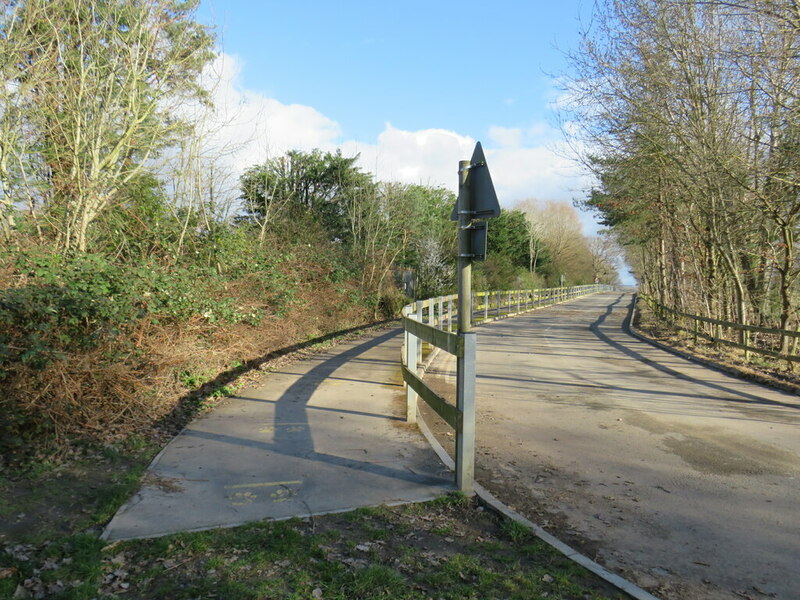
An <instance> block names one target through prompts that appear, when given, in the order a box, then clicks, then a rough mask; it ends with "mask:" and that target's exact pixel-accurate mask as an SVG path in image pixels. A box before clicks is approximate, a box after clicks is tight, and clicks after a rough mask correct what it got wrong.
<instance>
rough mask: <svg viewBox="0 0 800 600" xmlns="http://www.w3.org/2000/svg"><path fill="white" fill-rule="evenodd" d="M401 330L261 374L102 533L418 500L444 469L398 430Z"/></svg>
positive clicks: (171, 451) (204, 421)
mask: <svg viewBox="0 0 800 600" xmlns="http://www.w3.org/2000/svg"><path fill="white" fill-rule="evenodd" d="M400 334H401V330H399V329H397V328H393V329H391V330H383V331H380V332H378V333H374V334H370V335H368V336H366V337H363V338H360V339H358V340H355V341H352V342H348V343H345V344H341V345H339V346H337V347H335V348H333V349H331V350H329V351H326V352H323V353H320V354H318V355H315V356H313V357H311V358H308V359H305V360H302V361H297V362H295V363H293V364H291V365H288V366H286V367H284V368H281V369H280V370H279V371H276V372H272V373H269V374H268V375H266V376H265V379H264V381H263V385H261V386H260V387H258V388H253V389H248V390H243V391H241V392H240V393H239V394H238V395H237V396H236V397H233V398H230V399H229V401H228V402H226V403H225V404H224V405H223V406H220V407H218V408H217V409H215V410H214V411H212V412H211V413H209V414H207V415H205V416H202V417H200V418H198V419H196V420H195V421H194V422H192V423H191V424H190V425H189V426H188V427H187V428H186V429H185V430H184V431H183V432H182V433H181V434H180V435H178V436H177V437H176V438H175V439H173V440H172V441H171V442H170V443H169V444H168V445H167V446H166V447H165V448H164V450H163V451H162V452H161V453H160V454H159V455H158V456H157V457H156V458H155V460H154V461H153V463H152V464H151V465H150V467H149V469H148V472H147V474H146V475H145V477H144V483H143V485H142V488H141V489H140V490H139V492H138V493H137V494H136V495H135V496H134V497H133V498H132V499H131V500H130V501H129V502H128V503H127V504H126V505H124V506H123V507H122V508H121V509H120V510H119V511H118V512H117V514H116V515H115V516H114V518H113V519H112V520H111V522H110V523H109V524H108V526H107V527H106V530H105V531H104V532H103V538H104V539H107V540H111V541H113V540H121V539H132V538H142V537H155V536H159V535H165V534H169V533H175V532H179V531H195V530H202V529H211V528H216V527H228V526H234V525H238V524H242V523H245V522H249V521H255V520H262V519H284V518H289V517H294V516H306V515H313V514H324V513H330V512H338V511H345V510H351V509H354V508H358V507H363V506H376V505H381V504H398V503H406V502H419V501H425V500H429V499H432V498H435V497H437V496H440V495H442V494H444V493H446V492H448V491H452V490H454V489H455V486H454V484H453V478H452V474H451V472H450V471H449V470H448V469H447V468H446V467H445V466H444V465H443V464H442V463H441V462H440V461H439V459H438V457H437V456H436V454H435V453H434V451H433V450H432V449H431V448H430V446H429V445H428V444H427V442H426V441H425V439H424V437H423V436H422V435H421V434H420V432H419V430H418V429H417V428H416V426H410V425H408V424H406V423H405V394H404V391H403V385H402V379H401V373H400V363H399V361H400V345H401V342H402V336H401V335H400Z"/></svg>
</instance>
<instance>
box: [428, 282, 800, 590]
mask: <svg viewBox="0 0 800 600" xmlns="http://www.w3.org/2000/svg"><path fill="white" fill-rule="evenodd" d="M629 303H630V297H629V296H621V295H620V294H616V295H603V296H592V297H590V298H584V299H581V300H578V301H576V302H573V303H569V304H566V305H561V306H557V307H552V308H550V309H544V310H542V311H537V312H535V313H533V314H532V315H529V316H523V317H517V318H515V319H509V320H504V321H499V322H496V323H493V324H490V325H487V326H484V327H481V328H479V329H478V332H479V334H478V398H477V404H478V414H477V418H478V424H477V446H478V450H477V457H476V472H477V479H478V481H479V482H480V483H481V484H483V485H484V486H485V487H487V488H488V489H489V490H490V491H492V493H494V494H495V495H496V496H497V497H498V498H500V499H501V500H502V501H504V502H505V503H506V504H508V505H510V506H511V507H512V508H514V509H515V510H517V511H519V512H520V513H522V514H524V515H525V516H527V517H528V518H530V519H531V520H532V521H534V522H537V523H538V524H540V525H542V526H543V527H545V528H546V529H548V530H549V531H551V532H553V533H555V534H556V535H557V536H558V537H560V538H561V539H563V540H564V541H565V542H567V543H569V544H570V545H572V546H573V547H576V548H578V549H579V550H581V551H582V552H583V553H585V554H586V555H587V556H589V557H590V558H593V559H595V560H597V561H598V562H600V563H601V564H604V565H605V566H606V567H608V568H610V569H611V570H612V571H614V572H617V573H619V574H620V575H622V576H624V577H626V578H628V579H630V580H632V581H634V582H635V583H637V584H638V585H639V586H641V587H643V588H644V589H647V590H648V591H650V592H651V593H653V594H654V595H656V596H658V597H659V598H664V599H665V600H735V599H741V598H745V599H752V600H755V599H760V598H779V599H783V600H793V599H796V598H798V597H800V591H799V590H800V575H798V573H797V570H796V565H797V561H798V558H799V557H800V543H798V542H797V540H798V539H799V538H798V534H800V516H798V514H797V510H796V507H797V503H798V501H800V485H798V479H799V478H800V477H798V476H800V444H798V441H797V435H796V433H797V425H798V424H800V411H798V408H800V401H798V399H797V397H796V396H792V395H789V394H785V393H782V392H779V391H774V390H769V389H767V388H764V387H762V386H757V385H754V384H751V383H747V382H744V381H740V380H736V379H732V378H730V377H727V376H726V375H724V374H722V373H719V372H717V371H713V370H709V369H705V368H703V367H701V366H697V365H692V364H691V363H688V362H687V361H684V360H683V359H681V358H678V357H675V356H673V355H670V354H667V353H665V352H663V351H660V350H657V349H655V348H653V347H652V346H650V345H649V344H646V343H644V342H642V341H639V340H636V339H634V338H633V337H631V336H630V335H628V334H627V333H625V331H624V330H623V327H622V325H623V320H624V319H625V317H626V316H627V309H628V306H629ZM452 363H453V361H452V359H450V357H448V356H447V355H444V354H443V355H442V356H441V357H440V359H439V360H438V361H436V362H435V363H434V366H433V370H432V372H430V373H429V375H428V376H427V377H426V380H427V381H429V382H431V383H434V385H435V387H437V388H438V389H439V390H440V391H442V390H452V388H453V385H454V384H453V377H452V375H451V373H452V371H453V364H452ZM426 421H427V422H428V423H429V424H430V425H431V429H432V430H433V431H434V433H435V435H437V437H438V439H440V440H441V441H442V442H443V443H444V445H445V447H448V445H452V439H453V437H452V433H451V431H450V429H449V427H448V426H447V425H445V424H443V423H442V422H441V421H440V420H438V418H435V416H433V415H430V414H428V415H427V417H426Z"/></svg>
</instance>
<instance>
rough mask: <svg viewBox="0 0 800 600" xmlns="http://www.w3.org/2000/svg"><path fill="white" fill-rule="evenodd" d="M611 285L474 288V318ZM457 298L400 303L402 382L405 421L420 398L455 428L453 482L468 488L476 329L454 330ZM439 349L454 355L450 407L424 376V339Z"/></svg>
mask: <svg viewBox="0 0 800 600" xmlns="http://www.w3.org/2000/svg"><path fill="white" fill-rule="evenodd" d="M613 289H614V287H613V286H609V285H602V284H595V285H581V286H573V287H558V288H543V289H536V290H510V291H509V290H503V291H485V292H473V294H472V304H471V306H472V318H473V320H474V322H475V324H481V323H488V322H490V321H494V320H497V319H501V318H507V317H513V316H515V315H519V314H522V313H525V312H529V311H532V310H536V309H537V308H543V307H545V306H553V305H555V304H559V303H561V302H566V301H568V300H572V299H574V298H579V297H581V296H587V295H589V294H594V293H596V292H602V291H611V290H613ZM457 306H458V299H457V296H455V295H452V296H439V297H436V298H428V299H427V300H417V301H416V302H413V303H412V304H408V305H407V306H405V307H403V311H402V317H403V329H404V330H405V340H404V351H403V365H402V371H403V380H404V381H405V382H406V420H407V421H408V422H409V423H416V421H417V399H418V398H422V399H423V400H424V401H425V402H427V403H428V406H430V407H431V408H432V409H433V410H434V411H435V412H436V414H438V415H439V416H440V417H441V418H442V419H444V421H445V422H446V423H447V424H449V425H450V426H451V427H452V428H453V429H455V431H456V457H455V458H456V460H455V463H456V485H457V486H458V488H459V489H460V490H462V491H464V492H467V493H471V492H472V484H473V478H474V470H475V371H476V360H475V354H476V338H475V335H476V334H475V333H474V332H467V333H460V334H458V333H453V330H454V329H455V325H456V323H457V319H458V311H457V308H456V307H457ZM423 342H427V343H428V344H430V345H431V346H432V347H433V348H440V349H442V350H445V351H447V352H449V353H450V354H453V355H454V356H456V357H457V359H458V365H459V369H458V373H457V375H456V377H457V380H456V404H455V405H453V404H451V403H450V402H448V401H447V400H445V399H444V398H443V397H442V396H440V395H438V394H437V393H436V392H434V391H433V390H432V389H430V388H429V387H428V386H427V385H426V384H425V382H424V381H423V380H422V375H423V373H421V372H420V363H421V362H422V360H421V359H422V343H423Z"/></svg>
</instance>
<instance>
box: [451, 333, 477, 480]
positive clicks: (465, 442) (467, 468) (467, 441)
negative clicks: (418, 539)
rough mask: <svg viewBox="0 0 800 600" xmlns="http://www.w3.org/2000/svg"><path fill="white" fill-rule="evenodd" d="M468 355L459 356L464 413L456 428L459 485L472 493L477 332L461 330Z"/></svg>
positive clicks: (459, 399)
mask: <svg viewBox="0 0 800 600" xmlns="http://www.w3.org/2000/svg"><path fill="white" fill-rule="evenodd" d="M459 336H460V337H461V338H462V339H463V341H464V355H463V356H460V357H459V358H458V361H457V362H458V368H457V373H456V407H457V408H458V410H459V412H460V413H461V429H460V431H459V430H456V486H457V487H458V489H459V490H461V491H462V492H464V493H465V494H472V492H473V487H474V485H473V484H474V480H475V376H476V370H475V362H476V356H475V355H476V346H477V344H476V336H475V332H466V333H459Z"/></svg>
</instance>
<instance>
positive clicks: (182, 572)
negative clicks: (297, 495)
mask: <svg viewBox="0 0 800 600" xmlns="http://www.w3.org/2000/svg"><path fill="white" fill-rule="evenodd" d="M48 538H49V539H47V540H39V541H37V542H35V543H34V542H33V541H30V540H29V541H28V542H24V541H20V540H18V541H17V542H11V543H9V542H8V541H5V542H4V548H3V553H2V559H0V598H55V599H60V598H64V599H67V598H68V599H86V600H88V599H91V598H98V599H102V598H116V597H124V598H137V599H151V598H170V599H190V598H192V599H194V598H225V599H226V600H250V599H252V600H256V599H273V598H274V599H290V598H291V599H294V598H297V599H300V598H303V599H308V598H312V599H314V598H317V599H319V598H323V599H341V600H344V599H354V598H359V599H360V598H364V599H367V598H370V599H371V598H398V599H428V598H437V599H438V598H441V599H457V598H458V599H462V598H475V599H478V598H480V599H484V598H508V599H515V598H518V599H526V600H530V599H537V598H547V599H564V600H600V599H619V598H625V597H626V596H624V595H622V594H621V593H620V592H618V591H616V590H615V589H613V588H611V587H610V586H608V585H607V584H606V583H605V582H602V581H601V580H599V579H597V578H595V577H594V576H592V575H591V574H590V573H588V572H587V571H585V570H584V569H582V568H581V567H579V566H578V565H576V564H575V563H573V562H571V561H569V560H567V559H566V558H564V557H563V556H561V555H560V554H558V553H556V552H554V551H553V550H552V549H550V548H549V547H548V546H547V545H545V544H544V543H543V542H541V541H540V540H538V539H537V538H536V537H535V536H533V535H532V534H531V533H529V532H528V531H527V529H525V528H523V527H521V526H519V525H517V524H516V523H513V522H510V521H507V520H503V519H500V518H499V517H497V516H495V515H494V514H492V513H489V512H487V511H484V510H483V509H482V508H481V507H479V506H478V505H477V504H476V503H475V502H474V501H473V500H471V499H467V498H465V497H463V496H460V495H452V496H447V497H444V498H440V499H438V500H435V501H432V502H428V503H424V504H414V505H407V506H402V507H379V508H369V509H360V510H356V511H353V512H349V513H342V514H337V515H327V516H323V517H315V518H309V519H304V520H299V519H293V520H289V521H280V522H275V521H271V522H257V523H252V524H249V525H245V526H242V527H236V528H231V529H224V530H212V531H206V532H199V533H187V534H176V535H170V536H165V537H161V538H156V539H149V540H135V541H128V542H117V543H114V544H111V545H104V543H103V542H101V541H100V540H98V538H97V536H96V535H93V534H91V533H85V532H84V533H74V534H66V535H60V536H59V535H55V536H48Z"/></svg>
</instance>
